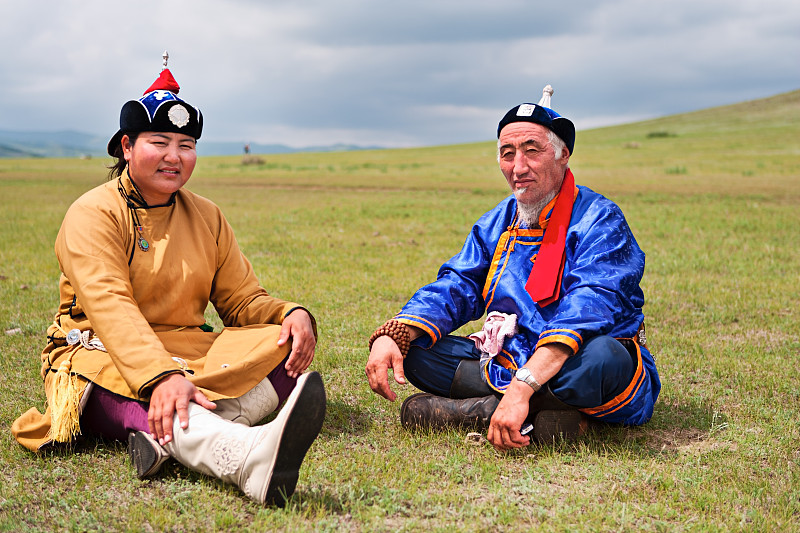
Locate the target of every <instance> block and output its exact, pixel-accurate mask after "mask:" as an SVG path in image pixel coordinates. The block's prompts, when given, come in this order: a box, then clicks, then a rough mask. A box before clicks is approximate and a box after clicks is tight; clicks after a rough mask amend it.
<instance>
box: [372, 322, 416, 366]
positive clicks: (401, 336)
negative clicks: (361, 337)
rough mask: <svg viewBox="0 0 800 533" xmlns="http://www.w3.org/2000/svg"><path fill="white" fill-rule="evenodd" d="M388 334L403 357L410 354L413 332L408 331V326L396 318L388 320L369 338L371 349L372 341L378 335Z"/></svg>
mask: <svg viewBox="0 0 800 533" xmlns="http://www.w3.org/2000/svg"><path fill="white" fill-rule="evenodd" d="M384 335H386V336H387V337H390V338H391V339H392V340H393V341H394V342H395V343H396V344H397V347H398V348H399V349H400V354H401V355H402V356H403V359H405V357H406V356H407V355H408V350H409V348H411V333H410V332H409V331H408V326H406V325H405V324H403V323H402V322H399V321H397V320H395V319H393V318H392V319H390V320H387V321H386V323H385V324H384V325H382V326H381V327H379V328H378V329H376V330H375V333H373V334H372V336H371V337H370V338H369V349H370V351H371V350H372V343H374V342H375V339H377V338H378V337H383V336H384Z"/></svg>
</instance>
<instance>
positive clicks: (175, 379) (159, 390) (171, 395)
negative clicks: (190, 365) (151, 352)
mask: <svg viewBox="0 0 800 533" xmlns="http://www.w3.org/2000/svg"><path fill="white" fill-rule="evenodd" d="M189 402H195V403H196V404H198V405H200V406H202V407H205V408H206V409H215V408H216V407H217V406H216V404H215V403H214V402H211V401H209V400H208V398H206V395H205V394H203V393H202V392H201V391H200V389H198V388H197V387H195V385H194V383H192V382H191V381H189V380H188V379H186V377H184V376H183V375H182V374H170V375H169V376H167V377H165V378H164V379H162V380H161V381H159V382H158V383H157V384H156V386H155V387H154V388H153V394H152V395H151V396H150V407H149V409H148V411H147V425H148V426H149V427H150V435H151V436H152V437H153V438H154V439H156V440H157V441H158V443H159V444H161V445H162V446H163V445H164V444H167V443H168V442H170V441H171V440H172V428H173V419H174V416H175V413H176V412H177V413H178V420H179V421H180V425H181V428H183V429H186V428H188V427H189Z"/></svg>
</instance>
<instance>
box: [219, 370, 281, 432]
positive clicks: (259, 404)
mask: <svg viewBox="0 0 800 533" xmlns="http://www.w3.org/2000/svg"><path fill="white" fill-rule="evenodd" d="M214 403H215V404H217V408H216V409H214V410H213V412H214V413H215V414H217V415H219V416H221V417H222V418H224V419H225V420H230V421H231V422H236V423H237V424H244V425H246V426H254V425H256V424H258V423H259V422H261V421H262V420H264V417H266V416H267V415H268V414H270V413H271V412H273V411H274V410H275V409H277V408H278V393H277V392H275V388H274V387H273V386H272V383H270V381H269V378H264V379H263V380H261V382H260V383H258V385H256V386H255V387H253V388H252V389H250V390H249V391H247V392H246V393H244V394H243V395H241V396H239V397H238V398H228V399H225V400H217V401H215V402H214Z"/></svg>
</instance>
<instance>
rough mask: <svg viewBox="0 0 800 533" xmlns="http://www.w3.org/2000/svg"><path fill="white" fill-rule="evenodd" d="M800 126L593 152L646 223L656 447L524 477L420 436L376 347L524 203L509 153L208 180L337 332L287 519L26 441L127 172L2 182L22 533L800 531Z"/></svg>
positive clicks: (4, 384) (585, 155)
mask: <svg viewBox="0 0 800 533" xmlns="http://www.w3.org/2000/svg"><path fill="white" fill-rule="evenodd" d="M798 124H800V91H799V92H793V93H788V94H785V95H779V96H776V97H774V98H771V99H767V100H764V101H757V102H750V103H744V104H739V105H737V106H729V107H724V108H716V109H709V110H705V111H701V112H697V113H691V114H686V115H678V116H674V117H666V118H663V119H659V120H653V121H648V122H644V123H638V124H631V125H626V126H619V127H613V128H604V129H599V130H592V131H586V132H580V133H579V134H578V142H577V146H576V153H575V155H574V157H573V159H572V168H573V171H574V173H575V176H576V180H577V181H578V183H581V184H585V185H588V186H590V187H592V188H594V189H595V190H597V191H599V192H601V193H603V194H606V195H607V196H609V197H610V198H612V199H613V200H615V201H616V202H617V203H619V204H620V206H621V207H622V208H623V210H624V211H625V213H626V215H627V217H628V219H629V222H630V224H631V226H632V227H633V229H634V233H635V235H636V237H637V240H638V241H639V243H640V245H641V246H642V248H643V249H644V250H645V252H646V253H647V270H646V273H645V278H644V281H643V288H644V290H645V294H646V297H647V305H646V307H645V313H646V315H647V317H648V318H647V321H648V341H649V343H650V344H651V346H652V347H653V349H654V352H655V354H656V357H657V364H658V365H659V370H660V372H661V376H662V380H663V386H664V387H663V391H662V395H661V398H660V400H659V402H658V404H657V405H656V410H655V414H654V416H653V419H652V420H651V421H650V422H649V423H648V424H647V425H645V426H643V427H639V428H630V429H621V428H613V429H610V430H607V431H604V432H601V433H597V434H593V435H590V436H588V437H585V438H583V439H582V440H580V441H579V442H577V443H574V444H559V445H556V446H543V447H531V448H528V449H525V450H521V451H517V452H512V453H508V454H500V453H497V452H495V451H494V450H493V449H492V448H491V446H489V445H488V444H482V445H477V446H476V445H472V444H467V443H465V441H464V437H465V434H463V433H461V432H456V431H452V432H444V433H433V434H418V433H409V432H406V431H404V430H402V429H401V428H400V426H399V423H398V408H399V402H398V403H394V404H392V403H389V402H387V401H385V400H383V399H382V398H379V397H377V396H376V395H374V394H372V393H371V391H370V390H369V387H368V386H367V384H366V380H365V377H364V364H365V361H366V357H367V349H366V346H365V345H366V339H367V338H368V336H369V334H370V333H371V332H372V330H373V329H374V328H375V327H377V326H378V325H380V324H381V323H382V322H383V321H384V320H385V319H386V318H388V317H389V316H391V315H392V314H394V313H395V312H396V311H397V310H398V309H399V307H400V306H401V305H402V304H403V303H404V302H405V300H406V299H407V298H408V297H409V296H410V295H411V294H412V292H413V291H414V290H415V289H416V288H417V287H419V286H420V285H422V284H423V283H426V282H428V281H430V280H432V279H434V277H435V274H436V270H437V268H438V266H439V265H440V264H441V262H443V261H444V260H445V259H446V258H448V257H450V256H451V255H452V254H454V253H455V252H456V251H458V249H459V248H460V246H461V244H462V242H463V240H464V237H465V235H466V233H467V232H468V231H469V228H470V226H471V224H472V223H473V222H474V220H475V219H476V218H477V217H478V216H480V214H482V213H483V212H484V211H486V210H488V209H489V208H491V207H492V206H494V205H495V204H496V203H497V202H498V201H499V200H500V199H501V198H503V197H504V196H505V195H506V194H507V192H506V191H507V189H506V185H505V182H504V180H503V178H502V176H501V175H500V173H499V171H498V170H497V166H496V161H495V146H494V143H493V142H487V143H478V144H472V145H459V146H445V147H436V148H424V149H409V150H383V151H369V152H347V153H330V154H298V155H276V156H261V157H262V158H263V160H264V164H262V165H242V164H241V160H240V159H239V158H235V157H228V158H222V157H220V158H214V157H208V158H205V159H201V161H200V162H199V164H198V167H197V170H196V172H195V176H194V177H193V178H192V180H191V181H190V183H189V188H191V189H192V190H194V191H195V192H198V193H200V194H203V195H205V196H208V197H209V198H211V199H213V200H214V201H216V202H217V203H218V204H219V205H220V206H221V207H222V209H223V210H224V212H225V213H226V215H227V216H228V218H229V220H230V222H231V224H232V225H233V227H234V229H235V230H236V234H237V237H238V239H239V241H240V244H241V246H242V248H243V249H244V251H245V253H246V254H247V255H248V257H249V258H250V259H251V260H252V262H253V264H254V267H255V269H256V272H257V273H258V274H259V277H260V278H261V280H262V283H263V284H264V285H265V287H267V289H268V290H269V291H270V292H271V293H273V294H275V295H277V296H280V297H283V298H287V299H292V300H295V301H299V302H302V303H304V304H305V305H307V306H308V307H309V308H310V309H311V310H312V311H313V312H314V313H315V315H316V317H317V319H318V322H319V331H320V342H319V347H318V351H317V357H316V359H315V362H314V364H313V365H312V368H313V369H316V370H318V371H319V372H320V373H321V374H322V375H323V378H324V379H325V382H326V386H327V388H328V393H329V405H328V415H327V417H326V421H325V425H324V428H323V431H322V434H321V436H320V438H319V439H318V440H317V442H316V443H315V444H314V446H313V447H312V449H311V451H310V453H309V455H308V458H307V460H306V462H305V463H304V465H303V468H302V470H301V476H300V482H299V484H298V490H297V492H296V493H295V496H294V497H293V498H292V499H291V500H290V501H289V503H288V505H287V507H286V508H285V509H275V508H262V507H260V506H258V505H256V504H254V503H252V502H250V501H248V500H247V499H246V498H245V497H243V496H241V495H240V493H239V492H238V491H237V490H236V489H234V488H232V487H229V486H225V485H222V484H220V483H219V482H217V481H215V480H212V479H209V478H206V477H204V476H201V475H197V474H195V473H192V472H190V471H188V470H186V469H184V468H182V467H180V466H179V465H170V466H168V467H167V468H166V469H165V471H164V473H163V474H161V475H159V476H158V477H156V478H154V479H152V480H148V481H139V480H137V479H136V477H135V474H134V471H133V468H132V467H131V465H130V462H129V461H128V459H127V456H126V453H125V450H124V446H122V445H121V444H115V443H103V442H86V443H84V444H81V445H80V446H78V447H77V448H76V450H75V451H74V453H56V454H48V455H45V456H41V457H40V456H37V455H34V454H31V453H29V452H27V451H26V450H24V449H23V448H22V447H21V446H19V445H18V444H17V443H16V442H15V441H14V440H13V438H12V437H11V435H10V432H9V431H8V427H9V426H10V424H11V422H12V421H13V420H14V418H16V417H17V416H18V415H19V414H20V413H22V412H23V411H24V410H26V409H27V408H28V407H30V406H37V407H39V408H40V409H43V408H44V393H43V390H42V386H41V381H40V378H39V357H38V354H39V353H40V351H41V348H42V347H43V346H44V332H45V329H46V327H47V325H48V324H49V322H50V320H51V319H52V316H53V315H54V313H55V308H56V304H57V281H58V265H57V263H56V260H55V258H54V255H53V250H52V249H53V241H54V239H55V235H56V232H57V230H58V226H59V224H60V221H61V218H62V217H63V214H64V212H65V210H66V209H67V207H68V206H69V204H70V203H71V202H72V201H73V200H74V199H75V198H77V197H78V196H79V195H80V194H81V193H82V192H83V191H85V190H87V189H89V188H90V187H92V186H94V185H96V184H99V183H101V182H102V181H103V179H104V169H103V165H104V164H105V162H103V161H100V160H90V161H78V160H52V159H32V160H3V159H0V191H1V192H2V194H0V276H2V278H0V327H2V331H0V339H2V345H0V367H1V368H2V372H0V427H2V431H1V432H0V460H2V463H3V464H4V465H5V467H4V468H3V469H2V472H0V530H8V531H17V530H32V531H36V530H40V531H49V530H71V531H91V530H107V529H112V530H120V531H194V530H202V531H228V530H253V531H263V530H270V529H279V530H293V531H294V530H317V531H341V530H345V531H346V530H353V531H373V530H377V531H417V530H421V529H427V530H431V531H450V530H464V531H495V530H507V531H511V530H515V531H516V530H519V529H520V528H534V527H535V528H539V529H543V530H548V531H598V530H604V531H611V530H614V531H619V530H621V531H640V530H642V531H683V530H687V531H728V530H733V531H738V530H742V531H791V530H797V529H798V528H800V423H799V422H798V406H800V376H799V374H798V372H797V367H796V362H797V360H798V355H799V353H800V313H798V302H800V246H798V236H799V235H800V232H798V228H799V227H800V157H798V156H800V144H799V143H798V139H800V135H798V134H800V126H798ZM653 133H655V135H653ZM209 319H210V320H212V321H214V320H215V319H214V317H212V316H211V315H209ZM215 323H216V324H217V325H218V324H219V323H218V321H215ZM14 328H20V330H21V332H20V333H18V334H14V335H2V333H3V331H5V330H11V329H14ZM465 329H468V328H465ZM412 392H414V390H413V388H412V387H411V386H407V387H405V388H401V389H400V390H399V393H400V396H401V399H402V398H405V397H406V396H407V395H409V394H411V393H412Z"/></svg>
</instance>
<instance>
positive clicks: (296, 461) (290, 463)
mask: <svg viewBox="0 0 800 533" xmlns="http://www.w3.org/2000/svg"><path fill="white" fill-rule="evenodd" d="M304 376H307V377H305V378H304V377H303V376H301V377H300V379H298V383H297V386H298V387H300V388H301V390H300V391H299V393H298V394H297V395H296V397H295V401H294V403H293V404H292V405H285V406H284V407H283V409H290V410H291V412H290V413H289V415H288V418H287V420H286V423H285V424H284V426H283V431H282V434H281V438H280V441H279V442H278V448H277V452H276V454H275V456H274V457H275V459H274V461H273V468H272V476H271V477H270V480H269V484H268V486H267V490H266V494H265V497H264V503H265V504H270V505H277V506H279V507H283V506H284V505H285V504H286V501H287V500H288V499H289V497H290V496H291V495H292V494H294V489H295V487H296V486H297V479H298V477H299V476H300V465H301V464H303V459H305V456H306V453H307V452H308V450H309V448H311V444H312V443H313V442H314V440H315V439H316V438H317V435H319V432H320V430H321V429H322V423H323V421H324V420H325V408H326V395H325V385H324V384H323V382H322V378H321V377H320V375H319V374H318V373H317V372H310V373H308V374H304ZM301 380H302V382H301ZM278 416H280V415H278Z"/></svg>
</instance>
